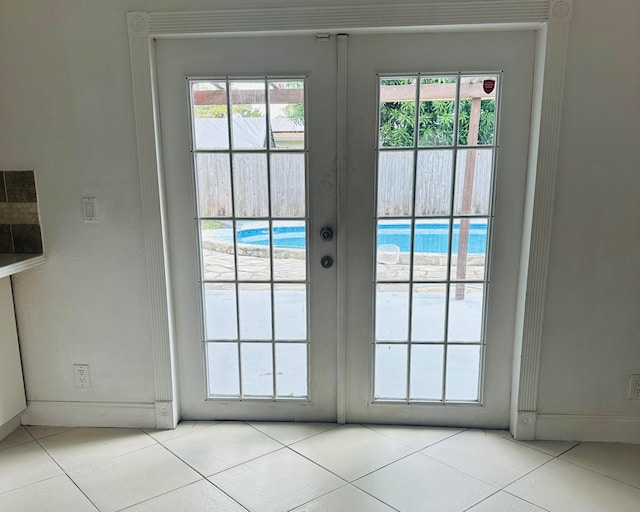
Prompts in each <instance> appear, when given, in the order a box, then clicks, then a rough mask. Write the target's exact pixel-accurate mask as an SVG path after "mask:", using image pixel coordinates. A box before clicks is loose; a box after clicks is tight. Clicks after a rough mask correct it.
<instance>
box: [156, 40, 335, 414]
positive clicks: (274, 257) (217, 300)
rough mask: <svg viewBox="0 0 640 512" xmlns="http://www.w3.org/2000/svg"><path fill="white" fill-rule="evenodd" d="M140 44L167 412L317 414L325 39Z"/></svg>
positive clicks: (331, 212) (327, 116)
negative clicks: (172, 382)
mask: <svg viewBox="0 0 640 512" xmlns="http://www.w3.org/2000/svg"><path fill="white" fill-rule="evenodd" d="M156 52H157V62H158V70H157V72H158V90H159V103H160V112H161V116H162V138H163V147H164V166H165V179H166V183H165V185H166V190H167V210H168V217H169V218H168V225H169V236H170V261H171V270H172V276H173V279H172V286H173V293H174V297H175V304H174V307H175V316H176V334H177V340H178V342H177V344H178V346H177V350H178V361H179V365H178V366H179V385H180V404H181V415H182V417H183V418H195V419H205V418H227V419H231V418H236V419H282V420H299V421H302V420H306V421H310V420H325V421H329V420H333V419H335V411H336V330H335V328H332V327H331V326H335V324H336V314H337V312H336V309H335V296H336V280H335V278H336V272H335V267H330V268H324V267H322V266H321V265H320V263H319V262H320V260H321V259H322V258H323V257H325V256H328V257H331V258H334V257H335V249H336V242H335V239H333V240H326V239H321V238H320V236H319V235H318V233H319V232H320V230H321V228H322V227H325V226H326V227H333V228H335V211H336V196H335V191H336V174H335V160H336V153H335V124H336V114H335V111H336V89H335V67H336V66H335V62H336V51H335V43H334V42H333V41H323V40H316V38H315V37H310V36H307V37H267V38H257V37H253V38H252V37H249V38H236V39H227V38H225V39H191V40H180V41H173V40H166V41H158V42H157V44H156Z"/></svg>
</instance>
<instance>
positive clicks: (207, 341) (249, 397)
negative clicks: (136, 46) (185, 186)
mask: <svg viewBox="0 0 640 512" xmlns="http://www.w3.org/2000/svg"><path fill="white" fill-rule="evenodd" d="M307 79H308V77H306V76H304V77H296V76H287V77H279V76H278V77H276V76H271V77H269V76H267V77H264V76H261V77H257V78H253V77H240V78H236V77H224V78H187V84H188V88H189V91H188V97H189V100H190V108H189V116H190V125H191V152H192V155H193V157H192V166H193V173H192V176H193V181H194V186H193V192H194V203H193V204H194V205H195V212H194V214H195V215H194V217H195V222H196V225H197V228H196V231H197V240H198V246H199V251H198V255H197V258H198V267H199V272H200V278H199V283H200V290H201V308H200V311H201V314H200V318H201V321H200V330H201V339H202V346H203V351H204V358H203V359H204V366H205V380H206V382H205V386H206V389H207V393H206V398H205V399H206V400H220V399H225V400H233V401H243V400H258V401H287V402H291V401H305V402H309V401H310V395H311V394H310V371H309V370H310V368H309V357H310V344H309V314H310V312H309V293H310V291H309V257H308V250H307V249H308V243H307V242H308V233H309V229H308V228H309V204H308V203H309V201H308V181H309V180H308V136H307V133H308V122H307V115H306V114H307V105H308V101H307V94H308V93H307V90H308V88H307V85H308V80H307ZM214 81H215V82H223V81H224V82H225V84H226V91H227V104H226V108H227V116H226V121H227V133H228V144H229V146H228V148H223V149H202V150H201V149H197V148H196V144H195V141H196V138H195V116H194V108H193V107H194V105H195V102H194V98H193V92H194V89H193V84H197V83H207V82H214ZM238 81H244V82H256V81H263V82H264V83H265V123H266V135H265V136H266V137H269V130H270V129H271V118H270V99H269V84H270V83H271V82H277V81H299V82H302V83H303V101H304V146H303V148H302V149H292V148H283V149H277V148H275V147H273V143H272V140H271V138H270V137H269V140H268V141H267V142H266V144H265V148H242V149H233V144H234V139H233V112H232V108H231V88H230V83H231V82H238ZM201 153H202V154H207V153H210V154H227V155H228V156H229V172H230V186H231V191H230V194H231V216H228V217H221V216H200V211H201V208H200V205H199V198H200V196H199V191H198V179H197V169H198V166H197V156H198V154H201ZM242 153H245V154H265V155H266V157H267V158H266V160H267V187H268V190H267V201H268V203H267V204H268V209H269V216H268V217H264V216H261V217H249V216H243V217H237V216H236V201H235V197H236V195H235V188H234V187H235V184H234V174H233V172H234V162H233V155H234V154H242ZM274 153H275V154H286V153H295V154H302V155H304V156H305V158H304V187H303V192H304V196H305V211H304V215H303V216H302V217H278V218H277V219H276V220H277V221H287V220H292V221H293V220H295V221H298V222H304V225H305V241H306V242H305V278H304V279H302V280H294V279H290V280H276V279H274V274H273V257H274V256H273V254H274V238H273V217H272V216H271V215H272V201H271V199H272V195H271V158H270V155H271V154H274ZM202 220H221V221H225V222H229V221H230V222H231V230H232V233H233V236H232V244H233V262H234V273H235V277H236V279H235V280H207V279H205V273H204V258H203V241H202V232H201V221H202ZM243 220H251V221H265V222H268V232H269V239H270V242H269V275H270V279H268V280H240V279H238V242H237V235H236V233H237V225H238V221H243ZM208 283H214V284H228V285H233V286H234V289H235V312H236V330H237V339H235V340H229V339H226V340H224V339H216V340H212V339H209V338H208V336H207V332H206V322H205V315H206V284H208ZM242 284H269V285H270V286H269V293H270V304H271V340H253V339H243V338H242V336H241V330H240V297H239V293H240V285H242ZM276 284H300V285H304V287H305V301H306V317H305V319H304V322H305V331H306V339H304V340H301V339H299V340H286V339H283V340H280V339H278V340H276V339H275V318H274V314H275V312H274V288H275V287H274V285H276ZM243 342H246V343H264V344H270V345H271V357H272V360H271V361H272V364H271V367H272V394H271V395H270V396H266V395H265V396H254V395H245V394H244V393H243V389H242V380H243V379H242V375H243V373H242V343H243ZM212 343H222V344H231V343H235V344H236V345H237V361H238V387H239V395H238V396H236V395H224V394H219V395H214V394H211V393H210V392H209V391H210V390H209V361H208V354H207V345H208V344H212ZM277 343H283V344H293V343H297V344H304V345H305V350H306V383H305V385H306V395H305V396H295V397H289V396H286V397H285V396H283V395H278V389H277V381H276V376H277V357H276V344H277Z"/></svg>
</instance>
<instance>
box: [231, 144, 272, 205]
mask: <svg viewBox="0 0 640 512" xmlns="http://www.w3.org/2000/svg"><path fill="white" fill-rule="evenodd" d="M233 194H234V201H233V204H234V206H235V215H236V217H268V216H269V185H268V182H267V155H266V154H261V153H257V154H256V153H234V155H233Z"/></svg>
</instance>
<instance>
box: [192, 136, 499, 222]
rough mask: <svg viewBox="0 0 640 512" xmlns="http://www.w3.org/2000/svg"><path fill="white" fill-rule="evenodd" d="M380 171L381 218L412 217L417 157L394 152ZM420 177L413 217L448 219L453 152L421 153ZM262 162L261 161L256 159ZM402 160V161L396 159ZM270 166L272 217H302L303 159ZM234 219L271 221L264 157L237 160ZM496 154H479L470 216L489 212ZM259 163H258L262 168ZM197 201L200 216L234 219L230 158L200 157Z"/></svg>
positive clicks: (457, 204) (459, 171) (460, 172)
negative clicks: (260, 218)
mask: <svg viewBox="0 0 640 512" xmlns="http://www.w3.org/2000/svg"><path fill="white" fill-rule="evenodd" d="M467 151H468V150H462V151H460V152H459V156H458V159H457V164H456V173H455V187H454V190H455V191H456V193H455V194H454V212H461V211H463V210H462V208H463V196H464V194H463V188H464V180H465V164H466V160H467V158H466V153H467ZM392 153H394V155H393V158H385V159H384V160H383V163H382V165H381V168H380V171H379V172H380V177H379V179H380V183H379V187H378V189H379V194H378V212H379V215H383V216H387V217H395V216H398V217H401V216H408V215H410V214H411V208H410V203H411V198H412V187H413V156H412V155H413V152H404V151H403V152H402V153H403V154H404V155H406V156H407V157H408V158H406V157H400V156H401V155H400V154H399V153H400V152H397V151H394V152H392ZM420 153H421V156H419V157H418V169H417V172H416V196H415V197H416V209H415V214H416V215H418V216H422V215H436V216H437V215H448V213H449V211H450V209H451V193H452V189H451V182H452V179H453V153H452V151H450V150H435V151H433V150H428V151H424V152H422V151H421V152H420ZM256 157H258V158H256ZM398 157H400V158H398ZM277 158H278V162H277V165H272V167H271V184H270V187H271V209H272V214H273V216H274V217H298V218H299V217H304V214H305V206H304V198H305V185H304V179H303V176H304V174H303V173H304V169H303V167H302V166H303V162H304V160H303V157H302V156H301V155H300V154H290V153H281V154H278V155H277ZM234 159H235V162H234V163H235V166H234V167H235V168H236V170H235V173H234V178H233V179H234V183H233V188H234V190H235V196H236V197H235V204H234V205H235V214H236V216H241V217H267V216H268V215H269V209H268V199H269V197H268V195H269V186H268V183H267V169H266V159H265V158H264V156H263V155H256V154H246V153H239V154H236V155H234ZM491 159H492V151H491V150H482V149H479V150H476V162H475V172H474V175H473V187H472V193H471V198H470V201H471V202H470V209H469V211H468V213H472V214H474V213H476V214H477V213H485V212H486V211H487V208H488V205H489V200H490V193H491V167H492V161H491ZM258 162H260V163H258ZM197 167H198V169H197V177H198V178H197V179H198V200H199V211H200V216H202V217H231V214H232V202H231V173H230V169H229V160H228V156H227V155H226V154H218V155H215V157H212V156H209V155H202V156H201V157H199V158H198V160H197Z"/></svg>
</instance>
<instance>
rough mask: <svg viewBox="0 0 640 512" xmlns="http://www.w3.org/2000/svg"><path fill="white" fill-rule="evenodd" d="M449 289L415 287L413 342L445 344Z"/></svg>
mask: <svg viewBox="0 0 640 512" xmlns="http://www.w3.org/2000/svg"><path fill="white" fill-rule="evenodd" d="M446 305H447V287H446V286H445V285H443V284H419V283H416V284H414V285H413V303H412V308H411V340H412V341H439V342H444V340H445V337H444V324H445V314H446Z"/></svg>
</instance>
